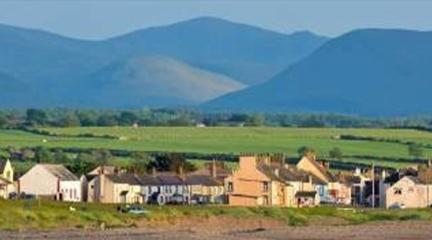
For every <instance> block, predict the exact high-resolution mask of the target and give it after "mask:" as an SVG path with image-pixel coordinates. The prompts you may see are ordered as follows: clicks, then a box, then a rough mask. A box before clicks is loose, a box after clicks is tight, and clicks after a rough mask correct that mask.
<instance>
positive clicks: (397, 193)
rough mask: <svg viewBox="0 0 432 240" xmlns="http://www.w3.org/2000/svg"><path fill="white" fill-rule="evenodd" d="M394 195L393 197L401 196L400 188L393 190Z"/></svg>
mask: <svg viewBox="0 0 432 240" xmlns="http://www.w3.org/2000/svg"><path fill="white" fill-rule="evenodd" d="M394 194H395V195H401V194H402V188H395V190H394Z"/></svg>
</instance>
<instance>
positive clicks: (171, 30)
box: [105, 17, 328, 85]
mask: <svg viewBox="0 0 432 240" xmlns="http://www.w3.org/2000/svg"><path fill="white" fill-rule="evenodd" d="M327 40H328V39H327V38H326V37H322V36H317V35H315V34H313V33H310V32H297V33H293V34H289V35H287V34H281V33H277V32H273V31H269V30H265V29H262V28H258V27H253V26H249V25H245V24H238V23H233V22H230V21H226V20H222V19H219V18H213V17H201V18H196V19H192V20H188V21H183V22H179V23H175V24H172V25H168V26H162V27H153V28H148V29H144V30H139V31H135V32H132V33H130V34H126V35H123V36H120V37H116V38H113V39H110V40H108V41H106V42H105V44H107V45H108V48H110V50H111V51H112V52H113V53H115V54H118V55H122V56H128V57H130V56H133V55H142V54H151V55H153V54H157V55H166V56H171V57H174V58H176V59H179V60H182V61H185V62H188V63H189V64H192V65H194V66H198V67H201V68H204V69H207V70H210V71H214V72H219V73H222V74H225V75H227V76H230V77H232V78H234V79H237V80H239V81H241V82H243V83H245V84H248V85H250V84H256V83H260V82H264V81H266V80H267V79H269V78H270V77H273V76H274V75H275V74H276V73H278V72H279V71H281V70H282V69H283V68H285V67H287V66H288V65H290V64H292V63H294V62H296V61H298V60H300V59H302V58H303V57H305V56H307V55H309V54H310V53H312V52H313V51H314V50H316V49H317V48H318V47H320V46H321V45H322V44H323V43H324V42H326V41H327Z"/></svg>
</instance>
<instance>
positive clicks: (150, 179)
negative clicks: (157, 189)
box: [140, 175, 161, 186]
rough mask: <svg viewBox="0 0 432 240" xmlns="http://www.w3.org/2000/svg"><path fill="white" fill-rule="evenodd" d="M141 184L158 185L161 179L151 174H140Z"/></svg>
mask: <svg viewBox="0 0 432 240" xmlns="http://www.w3.org/2000/svg"><path fill="white" fill-rule="evenodd" d="M140 179H141V184H142V185H144V186H159V185H161V181H160V180H159V179H158V178H157V177H154V176H152V175H144V176H140Z"/></svg>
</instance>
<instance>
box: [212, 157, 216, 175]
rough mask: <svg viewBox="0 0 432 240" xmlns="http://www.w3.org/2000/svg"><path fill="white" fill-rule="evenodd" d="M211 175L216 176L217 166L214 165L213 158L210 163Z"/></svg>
mask: <svg viewBox="0 0 432 240" xmlns="http://www.w3.org/2000/svg"><path fill="white" fill-rule="evenodd" d="M211 176H212V177H213V178H216V177H217V166H216V160H214V159H213V161H212V165H211Z"/></svg>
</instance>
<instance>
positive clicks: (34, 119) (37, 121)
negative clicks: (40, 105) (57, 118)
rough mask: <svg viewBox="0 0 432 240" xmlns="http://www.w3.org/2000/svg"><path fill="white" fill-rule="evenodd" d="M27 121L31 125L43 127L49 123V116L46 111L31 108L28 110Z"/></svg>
mask: <svg viewBox="0 0 432 240" xmlns="http://www.w3.org/2000/svg"><path fill="white" fill-rule="evenodd" d="M26 120H27V123H29V124H31V125H43V124H45V123H46V121H47V115H46V113H45V111H44V110H41V109H33V108H30V109H27V112H26Z"/></svg>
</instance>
